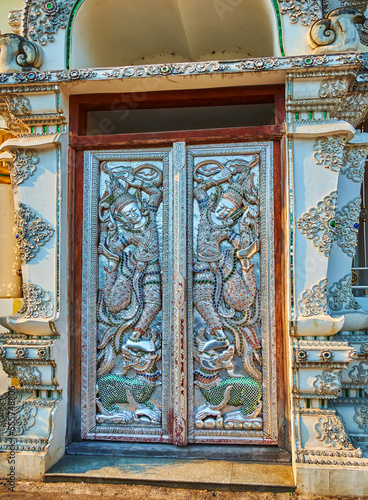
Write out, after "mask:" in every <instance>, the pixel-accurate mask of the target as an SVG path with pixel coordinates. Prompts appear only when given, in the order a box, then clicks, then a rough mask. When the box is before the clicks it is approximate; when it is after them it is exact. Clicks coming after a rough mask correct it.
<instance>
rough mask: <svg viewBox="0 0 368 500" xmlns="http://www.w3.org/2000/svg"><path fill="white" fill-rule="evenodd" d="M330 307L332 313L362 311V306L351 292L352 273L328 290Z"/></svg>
mask: <svg viewBox="0 0 368 500" xmlns="http://www.w3.org/2000/svg"><path fill="white" fill-rule="evenodd" d="M328 306H329V308H330V309H331V311H341V310H342V309H355V310H356V309H360V305H359V304H358V302H357V301H356V300H355V298H354V296H353V293H352V290H351V273H349V274H347V275H346V276H344V277H343V278H341V279H340V280H339V281H338V282H337V283H334V284H333V285H332V286H330V288H329V290H328Z"/></svg>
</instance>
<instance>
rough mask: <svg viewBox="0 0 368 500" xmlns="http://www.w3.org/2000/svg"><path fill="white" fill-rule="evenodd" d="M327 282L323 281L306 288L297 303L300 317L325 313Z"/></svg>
mask: <svg viewBox="0 0 368 500" xmlns="http://www.w3.org/2000/svg"><path fill="white" fill-rule="evenodd" d="M326 288H327V280H326V279H323V280H321V281H319V282H318V284H317V285H314V286H312V288H311V289H309V288H307V289H306V290H304V292H303V293H302V295H301V299H300V300H299V301H298V308H299V310H300V314H301V315H302V316H306V317H308V316H317V315H318V314H326V312H327V295H326Z"/></svg>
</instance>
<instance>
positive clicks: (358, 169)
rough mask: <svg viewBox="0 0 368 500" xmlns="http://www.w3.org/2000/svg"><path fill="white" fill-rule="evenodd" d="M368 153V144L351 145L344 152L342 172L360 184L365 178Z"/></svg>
mask: <svg viewBox="0 0 368 500" xmlns="http://www.w3.org/2000/svg"><path fill="white" fill-rule="evenodd" d="M367 155H368V146H367V145H363V146H349V147H347V148H346V149H345V152H344V164H343V165H342V167H341V170H340V172H341V173H342V174H344V175H346V177H347V178H348V179H351V180H352V181H354V182H358V183H359V184H360V183H362V182H363V179H364V169H365V160H366V158H367Z"/></svg>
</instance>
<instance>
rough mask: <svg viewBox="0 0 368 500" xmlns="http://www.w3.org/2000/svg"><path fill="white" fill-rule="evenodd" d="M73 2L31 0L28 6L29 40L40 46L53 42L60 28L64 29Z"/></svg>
mask: <svg viewBox="0 0 368 500" xmlns="http://www.w3.org/2000/svg"><path fill="white" fill-rule="evenodd" d="M74 3H75V2H74V1H73V0H47V1H46V0H33V1H32V3H30V4H29V6H28V23H29V28H28V35H29V38H31V39H32V40H34V41H35V42H38V43H39V44H41V45H46V43H47V42H53V41H54V35H55V33H57V31H58V30H59V29H60V28H63V29H65V28H66V26H67V22H68V19H69V14H70V13H71V11H72V8H73V5H74Z"/></svg>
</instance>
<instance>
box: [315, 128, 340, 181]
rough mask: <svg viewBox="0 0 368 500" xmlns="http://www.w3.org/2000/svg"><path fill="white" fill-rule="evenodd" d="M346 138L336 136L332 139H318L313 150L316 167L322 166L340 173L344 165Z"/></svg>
mask: <svg viewBox="0 0 368 500" xmlns="http://www.w3.org/2000/svg"><path fill="white" fill-rule="evenodd" d="M344 145H345V137H344V136H342V135H334V136H332V137H317V139H316V142H315V143H314V146H313V149H314V151H315V153H314V154H313V158H314V160H315V162H316V165H322V166H323V167H325V168H328V169H330V170H332V171H333V172H339V171H340V169H341V166H342V164H343V153H344Z"/></svg>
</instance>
